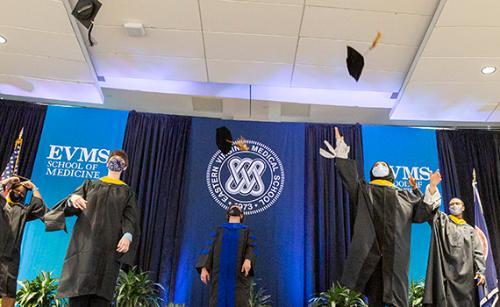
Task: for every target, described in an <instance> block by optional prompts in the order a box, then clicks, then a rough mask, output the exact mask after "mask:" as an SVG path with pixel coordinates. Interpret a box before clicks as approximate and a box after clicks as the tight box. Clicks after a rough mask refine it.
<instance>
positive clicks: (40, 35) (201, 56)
mask: <svg viewBox="0 0 500 307" xmlns="http://www.w3.org/2000/svg"><path fill="white" fill-rule="evenodd" d="M102 2H103V6H102V8H101V11H100V12H99V14H98V16H97V18H96V25H95V27H94V30H93V38H94V41H95V42H96V45H95V46H94V47H90V46H89V45H88V42H87V39H86V31H85V30H84V29H83V28H82V27H81V26H77V23H76V22H75V20H74V18H73V17H72V16H70V14H69V13H70V11H71V8H72V7H73V6H74V4H75V3H76V0H23V1H18V0H2V2H1V3H0V35H2V36H4V37H6V38H7V39H8V42H7V44H5V45H0V94H3V95H4V97H9V98H12V97H14V98H16V97H32V98H33V97H39V98H41V99H42V101H44V102H49V103H60V102H64V103H68V104H78V105H85V104H86V103H98V104H101V106H103V107H113V108H120V109H132V108H135V109H139V110H143V111H150V112H164V113H174V114H186V115H202V116H216V117H217V116H218V117H224V118H250V119H255V120H302V121H326V122H328V121H337V122H338V121H342V122H357V121H359V122H363V123H386V124H387V123H413V124H423V123H429V122H430V123H434V124H437V125H456V124H457V123H458V124H460V123H461V122H463V123H464V125H465V124H467V125H469V124H473V125H484V126H487V125H492V124H493V125H494V124H495V123H499V122H500V114H499V112H500V110H498V103H499V102H500V86H499V85H500V84H498V83H500V77H499V75H498V73H496V74H493V75H491V76H488V77H486V76H484V75H482V74H481V73H480V68H481V67H482V66H484V65H486V64H489V65H495V66H497V67H499V68H500V63H499V62H500V60H499V59H500V41H499V40H498V39H497V38H498V37H499V36H498V34H500V21H498V20H497V19H495V15H494V14H495V12H498V11H499V9H500V4H497V3H496V1H491V0H490V1H486V0H481V3H482V4H481V5H477V4H474V3H472V2H471V1H470V0H469V1H467V0H461V1H459V0H448V1H445V0H441V1H439V0H419V1H414V0H344V1H341V0H141V1H137V0H102ZM127 22H137V23H142V24H143V25H144V27H145V30H146V36H144V37H130V36H128V35H127V32H126V31H125V29H124V27H123V24H124V23H127ZM377 31H380V32H381V33H382V39H381V41H380V43H379V45H378V46H377V48H375V49H373V50H372V51H370V52H367V53H365V62H366V65H365V69H364V71H363V74H362V77H361V79H360V81H359V82H355V81H354V80H353V79H352V78H351V77H350V76H349V75H348V73H347V70H346V67H345V58H346V45H350V46H352V47H354V48H356V49H357V50H359V51H360V52H362V53H364V52H366V51H367V50H368V48H369V46H370V44H371V41H372V39H373V38H374V36H375V34H376V33H377ZM98 76H99V79H100V80H101V81H97V80H98ZM249 85H252V99H253V103H252V105H251V106H250V104H249V100H248V96H249V93H250V87H249ZM393 93H399V96H398V98H397V99H391V96H393ZM199 96H203V97H212V98H213V99H216V100H220V99H222V101H223V104H224V105H226V107H225V108H223V109H224V110H223V112H221V113H220V114H217V112H200V111H198V110H197V109H196V108H194V109H193V97H199ZM393 98H394V97H393ZM20 99H21V98H20ZM209 100H210V99H208V100H207V101H209ZM290 102H292V103H300V104H305V105H310V106H309V107H304V108H302V107H299V106H294V105H290V104H289V103H290ZM207 103H208V102H207ZM282 109H283V110H282ZM249 110H253V111H252V112H251V113H250V112H249ZM298 110H300V111H304V110H307V112H306V113H304V114H302V115H301V116H292V115H294V114H295V115H297V114H298V113H297V112H299V111H298ZM282 111H283V112H282ZM304 112H305V111H304ZM299 113H300V112H299Z"/></svg>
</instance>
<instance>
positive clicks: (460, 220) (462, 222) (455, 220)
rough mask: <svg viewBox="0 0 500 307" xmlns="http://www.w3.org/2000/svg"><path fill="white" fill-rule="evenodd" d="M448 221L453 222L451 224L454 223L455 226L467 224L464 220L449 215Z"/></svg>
mask: <svg viewBox="0 0 500 307" xmlns="http://www.w3.org/2000/svg"><path fill="white" fill-rule="evenodd" d="M450 219H451V220H452V221H453V223H455V224H457V225H465V224H467V222H466V221H465V220H464V219H461V218H458V217H456V216H454V215H451V214H450Z"/></svg>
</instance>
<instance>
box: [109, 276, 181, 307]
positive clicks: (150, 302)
mask: <svg viewBox="0 0 500 307" xmlns="http://www.w3.org/2000/svg"><path fill="white" fill-rule="evenodd" d="M160 290H161V291H163V290H164V288H163V287H162V286H161V285H160V284H158V283H154V282H152V281H151V279H150V278H149V274H148V272H143V271H141V270H140V269H139V268H137V267H135V266H134V267H133V268H131V269H130V270H129V271H128V272H125V271H123V270H120V273H119V275H118V284H117V286H116V290H115V304H116V306H120V307H159V306H161V303H162V302H163V300H162V299H161V298H160V297H159V294H160ZM169 306H170V305H169ZM174 306H175V305H174Z"/></svg>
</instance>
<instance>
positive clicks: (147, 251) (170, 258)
mask: <svg viewBox="0 0 500 307" xmlns="http://www.w3.org/2000/svg"><path fill="white" fill-rule="evenodd" d="M190 131H191V118H190V117H181V116H169V115H162V114H150V113H138V112H135V111H132V112H130V114H129V118H128V122H127V129H126V132H125V140H124V145H123V148H124V150H125V151H126V152H127V153H128V155H129V158H130V163H129V164H130V167H129V169H128V170H127V171H126V172H125V181H126V182H127V183H129V184H130V186H131V187H132V188H133V189H134V190H135V192H136V194H137V203H138V205H139V207H140V210H141V237H140V245H139V251H138V255H137V263H138V265H139V267H140V268H142V269H143V270H145V271H149V272H150V273H151V278H152V279H153V280H154V281H155V282H158V283H160V284H162V285H163V286H164V287H165V293H163V298H164V299H165V301H169V299H170V297H169V296H170V293H173V289H172V287H173V285H175V271H176V270H175V269H174V267H175V265H176V264H175V261H176V258H177V257H176V255H177V253H178V244H179V243H180V242H179V241H178V240H177V238H178V235H179V234H178V231H179V229H181V228H180V227H181V225H182V218H181V214H180V213H181V207H182V204H183V193H182V191H184V183H185V176H186V157H187V152H188V143H189V136H190ZM137 239H139V238H137Z"/></svg>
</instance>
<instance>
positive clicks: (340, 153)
mask: <svg viewBox="0 0 500 307" xmlns="http://www.w3.org/2000/svg"><path fill="white" fill-rule="evenodd" d="M335 140H336V144H335V145H336V148H335V149H334V148H333V146H332V145H331V144H330V143H329V142H328V141H327V140H324V141H323V142H324V143H325V145H326V148H327V150H325V149H323V148H320V149H319V154H320V155H321V156H322V157H324V158H327V159H333V158H342V159H347V158H348V156H349V151H350V149H351V148H350V147H349V146H347V144H346V143H345V141H344V137H343V136H342V135H341V134H340V131H339V129H338V128H337V127H335Z"/></svg>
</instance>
